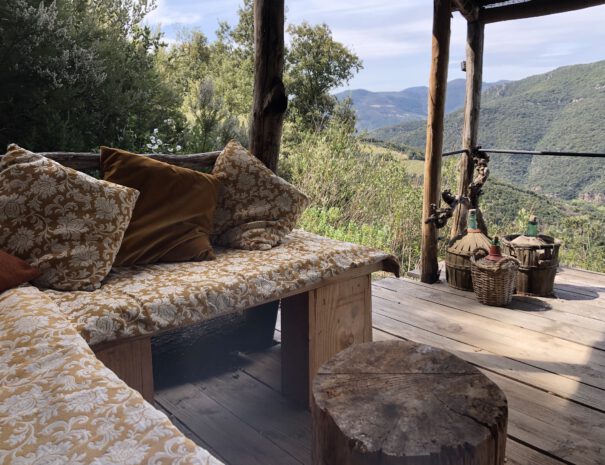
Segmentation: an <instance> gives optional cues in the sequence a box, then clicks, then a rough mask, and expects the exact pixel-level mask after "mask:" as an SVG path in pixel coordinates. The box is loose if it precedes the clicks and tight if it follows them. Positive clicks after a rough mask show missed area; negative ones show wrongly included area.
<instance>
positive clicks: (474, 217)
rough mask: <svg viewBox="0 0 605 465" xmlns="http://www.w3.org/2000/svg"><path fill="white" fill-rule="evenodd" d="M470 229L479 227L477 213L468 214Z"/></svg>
mask: <svg viewBox="0 0 605 465" xmlns="http://www.w3.org/2000/svg"><path fill="white" fill-rule="evenodd" d="M467 226H468V229H478V228H479V226H478V224H477V215H476V214H475V213H474V212H473V213H470V214H469V215H468V225H467Z"/></svg>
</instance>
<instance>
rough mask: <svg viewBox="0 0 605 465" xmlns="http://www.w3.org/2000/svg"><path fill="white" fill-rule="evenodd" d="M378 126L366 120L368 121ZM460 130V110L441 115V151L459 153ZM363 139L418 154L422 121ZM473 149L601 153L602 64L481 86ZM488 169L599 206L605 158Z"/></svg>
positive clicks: (517, 160)
mask: <svg viewBox="0 0 605 465" xmlns="http://www.w3.org/2000/svg"><path fill="white" fill-rule="evenodd" d="M456 82H457V81H453V83H456ZM452 89H454V90H453V91H452V92H451V93H450V91H451V89H450V87H449V86H448V94H449V98H450V101H451V102H453V100H451V99H454V100H456V99H460V96H459V93H460V85H459V84H456V85H455V86H454V87H452ZM403 92H406V91H403ZM380 94H382V93H380ZM463 99H464V97H462V101H463ZM460 101H461V100H458V103H459V102H460ZM353 102H354V106H356V104H355V100H353ZM378 102H381V100H378ZM378 104H381V103H378ZM372 105H375V104H373V103H371V100H369V99H368V98H366V100H365V101H364V104H363V107H362V110H358V117H359V118H362V119H363V118H364V116H363V115H364V113H365V108H368V107H370V108H375V107H372ZM460 105H462V103H460ZM387 114H388V112H387ZM378 119H379V118H377V117H375V116H374V117H373V118H372V121H377V120H378ZM365 124H369V123H364V125H365ZM462 124H463V115H462V110H461V109H458V110H455V111H453V112H451V113H449V114H448V115H447V117H446V122H445V136H444V137H445V140H444V150H445V151H448V150H455V149H457V148H460V138H461V131H462ZM370 136H371V137H372V138H374V139H377V140H381V141H385V142H390V143H394V144H398V145H405V146H411V147H419V148H422V147H424V144H425V138H426V122H425V121H424V120H421V119H420V118H416V119H415V120H407V121H404V122H402V123H400V124H397V125H394V126H390V127H385V128H379V129H376V130H374V131H373V132H371V133H370ZM479 144H480V145H481V146H483V147H485V148H501V149H524V150H564V151H578V152H598V153H605V61H599V62H596V63H591V64H583V65H573V66H566V67H562V68H558V69H556V70H554V71H551V72H548V73H545V74H540V75H536V76H531V77H528V78H526V79H522V80H520V81H513V82H500V83H495V84H493V85H488V86H486V88H485V90H484V92H483V95H482V104H481V119H480V129H479ZM490 166H491V168H492V172H493V173H494V174H495V175H496V176H497V177H499V178H501V179H503V180H505V181H508V182H510V183H512V184H515V185H518V186H522V187H525V188H529V189H531V190H533V191H535V192H541V193H543V194H545V195H549V196H552V197H560V198H564V199H575V198H580V199H584V200H590V201H594V202H597V203H605V158H600V159H596V158H577V157H573V158H572V157H553V156H524V155H492V160H491V162H490Z"/></svg>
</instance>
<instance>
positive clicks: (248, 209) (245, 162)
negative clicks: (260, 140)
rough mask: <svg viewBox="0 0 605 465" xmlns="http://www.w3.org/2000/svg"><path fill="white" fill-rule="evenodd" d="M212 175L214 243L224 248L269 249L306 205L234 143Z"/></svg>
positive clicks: (300, 195) (300, 196) (301, 196)
mask: <svg viewBox="0 0 605 465" xmlns="http://www.w3.org/2000/svg"><path fill="white" fill-rule="evenodd" d="M212 174H213V175H214V176H216V178H217V179H218V180H219V181H220V182H221V184H222V186H221V191H220V195H219V202H218V206H217V209H216V211H215V213H214V242H216V243H217V244H219V245H223V246H225V247H234V248H239V249H247V250H268V249H270V248H271V247H273V246H275V245H277V244H279V243H280V241H281V240H282V239H283V238H284V237H285V236H286V235H287V234H288V233H289V232H290V231H292V228H293V227H294V226H295V225H296V222H297V221H298V218H299V217H300V215H301V214H302V212H303V211H304V209H305V208H306V207H307V205H308V203H309V199H308V198H307V196H306V195H305V194H303V193H302V192H300V191H299V190H298V189H296V187H294V186H293V185H292V184H290V183H288V182H286V181H285V180H283V179H282V178H280V177H279V176H276V175H275V174H274V173H273V172H272V171H271V170H270V169H268V168H267V167H266V166H265V165H263V163H262V162H261V161H260V160H258V159H257V158H256V157H254V156H253V155H251V154H250V153H249V152H248V151H247V150H246V149H245V148H244V147H242V146H241V145H240V144H239V143H238V142H236V141H231V142H229V143H228V144H227V146H226V147H225V149H224V150H223V151H222V152H221V154H220V155H219V157H218V159H217V160H216V163H215V165H214V169H213V171H212Z"/></svg>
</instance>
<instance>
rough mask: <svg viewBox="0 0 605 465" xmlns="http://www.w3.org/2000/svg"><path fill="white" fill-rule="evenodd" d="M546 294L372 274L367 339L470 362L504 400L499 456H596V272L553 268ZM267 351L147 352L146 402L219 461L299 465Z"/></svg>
mask: <svg viewBox="0 0 605 465" xmlns="http://www.w3.org/2000/svg"><path fill="white" fill-rule="evenodd" d="M555 292H556V294H557V298H555V299H542V298H533V297H515V299H514V301H513V303H512V304H511V305H510V307H509V308H495V307H486V306H484V305H481V304H479V303H478V302H477V301H476V300H475V298H474V295H473V294H472V293H467V292H463V291H457V290H454V289H451V288H449V287H448V286H447V285H446V284H443V283H441V284H436V285H425V284H422V283H419V282H417V281H413V280H409V279H395V278H387V279H383V280H380V281H376V282H374V284H373V301H372V302H373V326H374V340H383V339H395V338H399V339H410V340H414V341H417V342H421V343H425V344H430V345H433V346H436V347H440V348H443V349H446V350H448V351H450V352H452V353H454V354H456V355H458V356H459V357H461V358H463V359H465V360H467V361H469V362H470V363H472V364H473V365H475V366H477V367H479V368H480V369H481V370H482V371H483V372H484V373H485V374H486V375H487V376H489V377H490V378H491V379H492V380H493V381H495V382H496V383H497V384H498V385H499V386H500V387H501V388H502V389H503V390H504V392H505V393H506V395H507V397H508V400H509V424H508V434H509V441H508V444H507V457H508V461H507V463H508V464H513V465H530V464H536V465H538V464H539V465H550V464H561V463H567V464H569V463H572V464H586V465H596V464H605V275H603V274H598V273H591V272H585V271H580V270H573V269H564V270H562V271H561V273H559V274H558V275H557V281H556V286H555ZM279 336H280V333H279V328H278V331H276V340H277V344H276V345H275V346H274V347H272V348H271V349H268V350H265V351H261V352H253V353H248V354H243V353H239V352H237V351H236V350H235V349H236V347H235V346H232V347H228V346H226V345H225V341H224V338H220V337H215V338H214V339H213V338H204V339H203V340H198V341H191V340H188V341H187V342H186V343H183V344H182V345H181V346H179V345H178V343H175V342H172V343H171V344H174V346H173V347H169V348H166V347H158V348H157V350H156V353H154V357H155V359H154V366H155V379H156V389H157V390H156V404H157V405H158V407H160V408H162V409H163V410H164V411H166V413H167V414H168V415H169V416H170V418H171V419H172V420H173V422H174V423H175V424H176V425H177V426H178V427H179V428H180V429H181V430H182V431H183V432H184V433H185V434H187V435H188V436H189V437H191V438H192V439H193V440H194V441H196V442H197V443H199V444H200V445H201V446H202V447H205V448H206V449H208V450H210V451H211V452H213V453H214V454H215V455H216V456H217V457H219V458H221V459H222V460H223V461H224V462H225V463H226V464H228V465H257V464H258V465H261V464H262V465H271V464H277V465H290V464H301V463H302V464H308V463H310V444H311V441H310V435H311V425H310V414H309V412H307V411H306V410H303V409H300V408H298V407H296V406H295V405H293V404H291V403H289V402H288V401H287V400H285V399H284V398H283V397H282V396H281V394H280V382H281V380H280V356H281V352H280V346H279Z"/></svg>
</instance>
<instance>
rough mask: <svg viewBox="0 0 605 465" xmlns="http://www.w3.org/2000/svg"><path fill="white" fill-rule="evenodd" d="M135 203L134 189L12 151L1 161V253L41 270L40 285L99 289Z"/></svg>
mask: <svg viewBox="0 0 605 465" xmlns="http://www.w3.org/2000/svg"><path fill="white" fill-rule="evenodd" d="M137 197H138V192H137V191H136V190H134V189H129V188H127V187H123V186H118V185H116V184H112V183H109V182H105V181H99V180H98V179H94V178H92V177H91V176H88V175H86V174H84V173H80V172H78V171H75V170H72V169H70V168H66V167H64V166H62V165H60V164H59V163H57V162H55V161H53V160H50V159H48V158H45V157H43V156H41V155H37V154H34V153H32V152H29V151H27V150H24V149H22V148H20V147H18V146H17V145H14V144H13V145H10V146H9V148H8V152H7V153H6V155H4V156H3V157H2V158H0V249H3V250H5V251H7V252H8V253H11V254H13V255H15V256H17V257H19V258H21V259H24V260H26V261H27V262H28V263H29V264H30V265H32V266H34V267H37V268H39V269H40V272H41V275H40V276H39V277H38V278H36V279H35V280H34V281H33V282H34V283H35V284H37V285H39V286H42V287H50V288H53V289H58V290H65V291H76V290H86V291H90V290H94V289H97V288H99V287H100V285H101V281H102V280H103V279H104V278H105V277H106V276H107V273H109V270H110V269H111V266H112V264H113V261H114V258H115V256H116V254H117V252H118V249H119V247H120V244H121V242H122V237H123V235H124V231H125V230H126V227H127V226H128V222H129V221H130V217H131V215H132V211H133V209H134V205H135V202H136V200H137Z"/></svg>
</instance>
